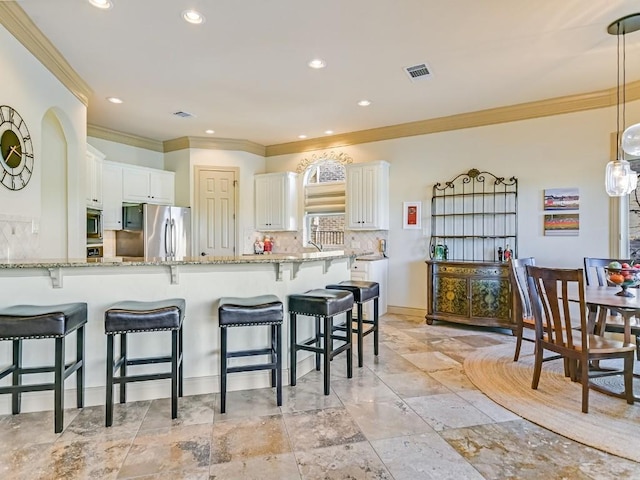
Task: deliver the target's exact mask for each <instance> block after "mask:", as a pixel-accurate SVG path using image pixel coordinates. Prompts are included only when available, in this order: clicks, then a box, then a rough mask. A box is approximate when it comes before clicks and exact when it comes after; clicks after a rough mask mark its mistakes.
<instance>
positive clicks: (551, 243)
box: [267, 102, 640, 309]
mask: <svg viewBox="0 0 640 480" xmlns="http://www.w3.org/2000/svg"><path fill="white" fill-rule="evenodd" d="M627 118H628V119H629V121H628V123H630V122H632V121H640V102H635V103H634V104H633V105H628V107H627ZM614 128H615V112H614V109H612V108H609V109H600V110H591V111H587V112H581V113H574V114H566V115H558V116H553V117H544V118H538V119H534V120H527V121H520V122H513V123H508V124H498V125H491V126H486V127H478V128H472V129H467V130H456V131H450V132H444V133H437V134H431V135H422V136H415V137H407V138H402V139H396V140H386V141H381V142H372V143H368V144H361V145H354V146H350V147H344V148H335V149H333V151H335V152H345V153H346V154H348V155H349V156H351V157H352V158H353V160H354V162H369V161H374V160H387V161H388V162H390V164H391V168H390V229H389V241H388V254H389V257H390V260H389V304H390V305H394V306H402V307H413V308H420V309H425V308H426V292H425V285H426V280H425V275H426V266H425V265H424V259H425V258H426V257H427V256H428V254H427V246H428V242H429V235H430V200H431V192H432V187H433V185H434V184H435V183H436V182H439V181H440V182H441V181H446V180H450V179H452V178H453V177H455V176H456V175H458V174H460V173H464V172H467V171H468V170H469V169H471V168H478V169H479V170H481V171H483V170H485V171H489V172H491V173H494V174H496V175H498V176H505V177H510V176H515V177H517V178H518V186H519V191H518V213H519V215H518V222H519V224H518V254H519V256H535V257H536V258H537V260H538V263H539V264H541V265H554V266H560V267H575V268H578V267H581V266H582V258H583V257H584V256H608V254H609V248H610V247H609V230H608V227H609V197H608V196H607V195H606V193H605V191H604V169H605V165H606V163H607V161H608V160H609V132H610V131H611V130H612V129H614ZM313 153H315V154H316V155H320V153H321V152H313ZM310 155H311V154H309V153H307V154H292V155H282V156H278V157H268V158H267V171H269V172H273V171H285V170H295V168H296V166H297V164H298V162H300V161H301V160H302V159H304V158H307V157H309V156H310ZM559 187H577V188H579V190H580V202H581V203H580V214H581V215H580V220H581V223H580V235H579V236H577V237H545V236H544V234H543V229H542V221H543V215H544V212H543V210H542V199H543V190H544V189H547V188H559ZM405 201H421V202H422V205H423V208H422V225H423V229H422V231H420V230H403V229H402V202H405Z"/></svg>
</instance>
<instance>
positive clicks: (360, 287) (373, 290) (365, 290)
mask: <svg viewBox="0 0 640 480" xmlns="http://www.w3.org/2000/svg"><path fill="white" fill-rule="evenodd" d="M326 288H329V289H331V290H345V291H347V292H351V293H353V299H354V302H355V303H356V305H357V315H358V318H354V319H353V321H354V322H357V324H356V326H355V328H353V329H352V331H353V333H356V334H357V336H358V367H362V364H363V351H362V350H363V348H364V337H365V336H367V335H369V334H370V333H371V332H373V354H374V355H378V297H380V285H379V284H378V283H377V282H364V281H357V280H345V281H344V282H340V283H336V284H333V285H327V286H326ZM370 300H373V319H372V320H366V319H365V318H364V316H363V314H362V305H363V304H364V303H366V302H368V301H370ZM364 325H371V327H370V328H369V329H367V330H364ZM337 328H338V329H342V328H345V329H346V325H344V326H339V327H337Z"/></svg>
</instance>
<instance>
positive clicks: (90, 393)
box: [0, 251, 362, 414]
mask: <svg viewBox="0 0 640 480" xmlns="http://www.w3.org/2000/svg"><path fill="white" fill-rule="evenodd" d="M360 254H362V252H358V253H356V252H348V253H345V252H342V251H327V252H314V253H302V254H297V255H296V254H290V255H277V254H273V255H242V256H236V257H192V258H180V259H161V258H154V259H143V258H127V257H116V258H104V259H77V260H75V259H66V260H16V261H11V262H7V261H4V262H0V291H1V292H2V296H1V297H0V298H2V306H3V307H4V306H10V305H19V304H31V305H55V304H63V303H71V302H86V303H87V304H88V323H87V327H86V329H85V330H86V339H85V348H86V353H85V360H86V380H85V399H86V400H85V404H86V405H103V404H104V401H105V397H104V396H105V381H106V336H105V334H104V312H105V310H106V309H108V308H109V307H110V306H111V305H113V304H114V303H117V302H120V301H123V300H142V301H153V300H160V299H167V298H184V299H185V300H186V315H185V321H184V390H185V394H186V395H194V394H200V393H210V392H217V391H218V388H219V381H218V375H219V365H220V361H219V326H218V318H217V315H218V313H217V307H218V300H219V299H220V297H249V296H257V295H266V294H271V295H277V296H278V297H279V298H280V299H281V300H282V301H283V303H284V307H285V321H284V326H283V339H282V340H283V345H284V346H285V351H284V352H283V358H284V359H285V360H286V359H288V358H289V356H288V345H289V334H288V330H289V329H288V315H286V311H287V296H288V295H290V294H294V293H301V292H305V291H307V290H311V289H314V288H324V286H325V285H328V284H331V283H338V282H340V281H342V280H347V279H349V278H350V267H351V263H352V262H353V261H354V259H355V258H356V257H357V256H358V255H360ZM308 323H309V325H308V329H305V328H304V327H303V328H302V329H299V330H300V331H299V335H300V336H301V337H304V336H305V335H308V336H310V335H311V332H312V330H313V329H312V324H313V321H310V322H308ZM235 333H237V335H235V336H234V335H233V334H235ZM162 335H164V334H163V333H161V334H160V335H151V336H148V337H147V336H146V335H145V334H142V335H137V336H134V337H139V338H131V339H130V345H131V351H132V352H135V354H136V355H140V356H154V355H166V351H164V346H165V345H166V339H164V338H160V339H158V337H162ZM167 335H168V333H167ZM267 341H268V332H267V329H265V331H264V335H262V332H258V334H257V335H256V334H255V332H254V333H253V334H252V335H242V332H232V333H231V334H230V336H229V342H230V346H231V347H230V348H239V349H247V348H259V347H260V346H263V345H264V344H266V342H267ZM69 343H73V342H72V341H71V342H69ZM53 348H54V344H53V340H40V341H33V342H29V341H26V342H25V343H24V347H23V352H24V353H23V355H24V357H23V358H24V363H25V365H31V366H37V365H43V364H47V363H48V361H49V359H50V358H52V352H53ZM73 349H74V347H73V345H69V346H68V347H67V353H68V356H69V358H70V355H71V353H72V350H73ZM10 351H11V348H10V342H0V368H1V367H2V366H3V365H7V364H9V363H10V355H11V354H10ZM236 361H237V362H241V361H242V359H237V360H236ZM284 367H285V369H284V371H283V376H284V378H285V379H287V378H288V368H287V367H288V364H287V363H286V361H285V364H284ZM138 368H139V370H140V371H141V372H144V369H145V368H147V369H148V370H149V371H155V370H154V366H148V367H147V366H144V367H138ZM297 368H298V371H299V375H303V374H304V373H306V372H308V371H310V370H311V369H312V368H313V357H312V355H311V354H309V355H308V356H307V357H305V356H304V355H299V357H298V365H297ZM4 381H6V380H3V382H4ZM167 382H168V381H166V380H157V381H153V382H141V383H139V384H133V385H131V386H130V387H129V388H128V397H129V398H130V399H131V400H141V399H153V398H161V397H167V396H168V392H169V389H168V384H167ZM229 382H230V383H229V385H228V388H229V390H241V389H251V388H261V387H267V386H269V374H268V373H267V372H247V373H243V374H238V375H234V376H232V377H230V379H229ZM66 386H67V387H68V388H67V389H66V390H65V404H66V405H74V404H75V402H74V401H73V399H74V398H75V390H74V389H73V388H71V387H74V386H75V382H73V381H68V382H66ZM52 395H53V394H52V392H33V393H25V394H23V411H38V410H48V409H50V408H51V405H52V401H51V398H50V397H52ZM10 404H11V401H10V396H9V395H3V396H1V397H0V414H6V413H9V412H10Z"/></svg>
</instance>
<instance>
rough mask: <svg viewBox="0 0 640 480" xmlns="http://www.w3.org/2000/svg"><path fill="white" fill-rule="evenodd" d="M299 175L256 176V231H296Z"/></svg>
mask: <svg viewBox="0 0 640 480" xmlns="http://www.w3.org/2000/svg"><path fill="white" fill-rule="evenodd" d="M297 182H298V175H297V174H296V173H294V172H279V173H265V174H262V175H256V176H255V200H256V206H255V209H256V230H258V231H262V232H277V231H280V232H282V231H295V230H296V229H297V224H298V222H297V216H298V196H297V192H298V186H297Z"/></svg>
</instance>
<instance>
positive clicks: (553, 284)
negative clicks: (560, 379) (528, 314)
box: [526, 265, 635, 413]
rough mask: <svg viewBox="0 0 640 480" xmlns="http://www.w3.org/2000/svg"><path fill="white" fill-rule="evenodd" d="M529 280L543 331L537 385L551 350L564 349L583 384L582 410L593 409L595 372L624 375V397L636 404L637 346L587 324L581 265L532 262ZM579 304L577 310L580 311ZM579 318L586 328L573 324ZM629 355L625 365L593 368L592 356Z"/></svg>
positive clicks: (533, 385) (576, 378) (538, 347)
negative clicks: (576, 297)
mask: <svg viewBox="0 0 640 480" xmlns="http://www.w3.org/2000/svg"><path fill="white" fill-rule="evenodd" d="M526 268H527V281H528V283H529V291H530V292H531V304H532V310H533V315H534V318H535V321H536V328H538V331H541V332H543V334H542V335H541V336H539V337H537V345H536V353H535V366H534V371H533V380H532V382H531V388H533V389H534V390H536V389H537V388H538V384H539V383H540V374H541V372H542V360H543V355H544V351H545V350H549V351H552V352H555V353H557V354H559V355H562V357H563V358H565V359H566V361H567V362H568V366H569V374H570V377H571V379H572V380H573V381H580V383H581V384H582V411H583V412H584V413H588V411H589V389H590V388H592V387H593V386H594V385H593V384H592V383H591V381H590V379H591V378H596V377H604V376H611V375H621V374H622V375H624V398H625V399H626V400H627V403H629V404H633V402H634V396H633V361H634V351H635V346H634V345H632V344H627V343H623V342H619V341H617V340H611V339H608V338H604V337H601V336H599V335H594V334H591V333H589V332H588V330H587V305H586V302H585V295H584V275H583V270H582V269H581V268H580V269H560V268H544V267H536V266H533V265H530V266H527V267H526ZM573 288H575V289H577V291H578V295H579V300H580V301H579V302H577V303H576V302H572V301H571V300H570V299H569V298H570V296H569V291H570V290H571V289H573ZM576 310H577V312H576ZM574 323H575V324H579V325H580V329H579V330H575V329H574V328H572V325H573V324H574ZM610 359H622V360H624V367H623V368H622V369H611V370H590V369H589V363H590V362H591V361H592V360H596V361H598V360H610Z"/></svg>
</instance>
